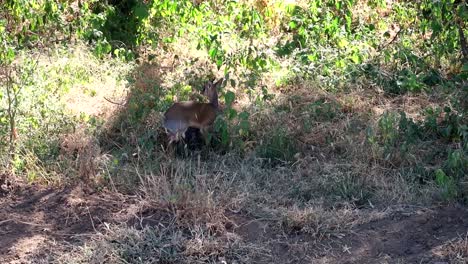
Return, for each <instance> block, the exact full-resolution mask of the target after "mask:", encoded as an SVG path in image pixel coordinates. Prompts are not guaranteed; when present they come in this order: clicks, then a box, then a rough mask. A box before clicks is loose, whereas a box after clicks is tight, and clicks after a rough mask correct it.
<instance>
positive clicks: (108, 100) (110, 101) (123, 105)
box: [104, 96, 126, 107]
mask: <svg viewBox="0 0 468 264" xmlns="http://www.w3.org/2000/svg"><path fill="white" fill-rule="evenodd" d="M104 100H106V101H107V102H109V103H111V104H116V105H120V106H122V107H125V105H126V103H118V102H114V101H112V100H110V99H108V98H106V97H105V96H104Z"/></svg>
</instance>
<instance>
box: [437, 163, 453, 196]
mask: <svg viewBox="0 0 468 264" xmlns="http://www.w3.org/2000/svg"><path fill="white" fill-rule="evenodd" d="M435 182H436V184H437V186H439V187H440V188H441V189H442V197H443V198H444V199H447V200H450V199H453V198H455V197H456V196H457V186H456V184H455V180H454V179H453V177H451V176H449V175H447V174H445V172H444V171H443V170H441V169H437V170H436V171H435Z"/></svg>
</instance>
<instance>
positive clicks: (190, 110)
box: [163, 79, 223, 144]
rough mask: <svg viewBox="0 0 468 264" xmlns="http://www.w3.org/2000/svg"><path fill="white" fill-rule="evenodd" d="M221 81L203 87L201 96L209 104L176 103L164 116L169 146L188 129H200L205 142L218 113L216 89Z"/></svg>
mask: <svg viewBox="0 0 468 264" xmlns="http://www.w3.org/2000/svg"><path fill="white" fill-rule="evenodd" d="M222 82H223V79H220V80H219V81H217V82H215V83H213V82H212V81H208V83H207V84H205V85H204V86H203V94H204V95H205V96H206V97H208V99H209V103H199V102H193V101H188V102H177V103H174V104H173V105H172V106H171V107H170V108H169V109H168V110H167V111H166V113H165V114H164V124H163V126H164V128H165V130H166V132H167V134H168V137H169V144H171V143H172V142H176V141H179V140H180V137H182V138H184V137H185V132H186V131H187V129H188V128H189V127H192V128H198V129H200V132H201V134H202V135H203V137H204V139H205V142H206V136H207V135H206V134H207V132H208V131H209V129H210V127H211V126H212V124H213V123H214V121H215V119H216V114H217V112H218V108H219V104H218V88H219V87H220V86H221V84H222Z"/></svg>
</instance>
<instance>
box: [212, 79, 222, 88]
mask: <svg viewBox="0 0 468 264" xmlns="http://www.w3.org/2000/svg"><path fill="white" fill-rule="evenodd" d="M223 81H224V78H221V79H219V80H218V81H217V82H215V83H214V84H213V86H214V87H216V88H219V87H220V86H221V84H222V83H223Z"/></svg>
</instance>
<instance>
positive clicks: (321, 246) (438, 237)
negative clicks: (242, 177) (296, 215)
mask: <svg viewBox="0 0 468 264" xmlns="http://www.w3.org/2000/svg"><path fill="white" fill-rule="evenodd" d="M141 204H142V202H141V201H139V199H136V197H128V196H123V195H120V194H116V193H108V192H100V193H86V192H85V191H83V190H82V188H80V187H79V186H75V187H67V188H61V189H57V188H45V187H41V186H36V185H30V186H27V187H22V188H20V189H19V190H18V191H16V192H15V193H13V192H12V193H10V194H8V195H6V196H3V197H1V198H0V235H1V239H0V262H1V263H39V262H41V261H38V260H42V262H41V263H46V262H44V260H45V259H47V256H48V255H49V254H60V251H61V250H62V251H67V250H69V249H70V248H73V247H78V246H81V245H83V244H84V243H85V242H86V241H89V240H91V239H93V235H96V234H98V233H99V232H101V231H102V230H103V229H104V228H105V227H106V225H107V223H126V224H127V225H131V226H136V227H137V226H148V225H149V226H156V225H158V224H159V223H160V222H166V221H172V220H171V219H172V216H171V215H172V213H173V212H172V213H171V212H169V211H170V210H169V211H168V209H167V208H166V209H164V208H151V207H148V205H149V204H148V203H146V205H145V206H141ZM225 216H226V223H225V227H226V230H228V231H229V232H233V233H235V234H236V235H238V236H240V237H241V238H242V239H243V240H244V241H246V242H248V243H250V244H252V245H254V244H257V245H261V246H262V247H263V248H266V249H268V251H269V254H268V255H269V257H265V258H262V259H258V260H252V261H253V262H252V263H267V262H266V261H268V263H464V262H463V261H465V260H466V258H467V256H468V243H467V242H466V237H467V235H468V209H467V208H466V207H462V206H439V207H434V208H417V207H408V208H405V209H399V210H394V211H393V212H391V213H389V214H386V216H385V217H384V218H382V219H378V220H375V221H371V222H369V223H366V224H362V225H358V226H355V227H354V228H352V230H351V231H350V232H348V233H346V234H343V236H336V237H335V236H334V237H327V238H323V239H317V238H313V237H310V236H308V235H307V234H301V233H288V232H287V231H285V230H284V229H283V228H282V227H281V225H280V224H279V222H278V221H273V220H265V219H254V218H252V217H248V216H246V215H243V214H233V213H225ZM455 243H458V244H455ZM454 245H456V246H457V250H458V251H457V252H456V254H455V253H453V252H451V250H452V251H453V247H454ZM465 247H466V248H465Z"/></svg>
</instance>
